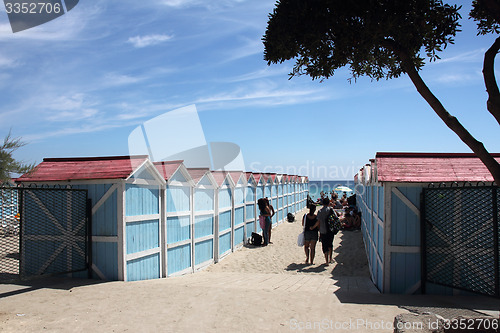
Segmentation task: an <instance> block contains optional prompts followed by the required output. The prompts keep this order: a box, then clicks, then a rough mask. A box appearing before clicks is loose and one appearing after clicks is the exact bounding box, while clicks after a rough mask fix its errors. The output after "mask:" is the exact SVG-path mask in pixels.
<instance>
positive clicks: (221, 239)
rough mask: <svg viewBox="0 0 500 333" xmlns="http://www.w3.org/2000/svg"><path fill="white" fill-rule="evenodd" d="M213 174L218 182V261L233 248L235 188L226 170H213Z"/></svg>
mask: <svg viewBox="0 0 500 333" xmlns="http://www.w3.org/2000/svg"><path fill="white" fill-rule="evenodd" d="M212 175H213V177H214V179H215V181H216V183H217V187H218V189H217V191H216V193H217V194H216V200H215V202H216V204H215V208H216V213H215V216H216V221H215V225H216V246H215V247H216V249H217V251H216V256H215V262H218V261H219V260H221V259H222V258H224V257H225V256H226V255H228V254H230V253H231V252H232V250H233V230H234V229H233V228H234V224H233V222H234V211H233V188H234V182H233V179H232V177H231V175H230V174H229V172H226V171H212Z"/></svg>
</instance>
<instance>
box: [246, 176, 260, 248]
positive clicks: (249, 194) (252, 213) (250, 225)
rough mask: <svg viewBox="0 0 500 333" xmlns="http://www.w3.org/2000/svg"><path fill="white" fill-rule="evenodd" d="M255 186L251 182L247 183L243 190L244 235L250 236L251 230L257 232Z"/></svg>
mask: <svg viewBox="0 0 500 333" xmlns="http://www.w3.org/2000/svg"><path fill="white" fill-rule="evenodd" d="M256 191H257V189H256V187H255V185H253V184H248V185H247V188H246V191H245V223H246V227H245V228H246V237H247V238H250V237H251V236H252V232H257V229H256V227H257V224H258V223H257V216H258V214H257V211H256V210H257V202H256Z"/></svg>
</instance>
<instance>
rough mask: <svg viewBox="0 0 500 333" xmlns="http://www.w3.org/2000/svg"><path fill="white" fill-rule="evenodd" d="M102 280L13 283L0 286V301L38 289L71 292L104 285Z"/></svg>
mask: <svg viewBox="0 0 500 333" xmlns="http://www.w3.org/2000/svg"><path fill="white" fill-rule="evenodd" d="M106 282H107V281H103V280H92V279H76V278H69V277H61V276H59V277H54V276H52V277H42V278H36V279H31V280H28V281H15V282H11V283H9V284H7V283H1V284H0V299H1V298H3V297H8V296H14V295H20V294H24V293H28V292H31V291H35V290H38V289H59V290H71V289H73V288H76V287H84V286H90V285H95V284H101V283H106Z"/></svg>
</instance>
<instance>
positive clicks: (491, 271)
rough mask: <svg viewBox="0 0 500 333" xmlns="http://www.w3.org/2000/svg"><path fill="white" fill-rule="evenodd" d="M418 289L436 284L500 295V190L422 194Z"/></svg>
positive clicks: (440, 190) (437, 190) (484, 188)
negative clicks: (420, 264)
mask: <svg viewBox="0 0 500 333" xmlns="http://www.w3.org/2000/svg"><path fill="white" fill-rule="evenodd" d="M422 196H423V200H422V205H423V207H422V215H421V216H422V223H421V226H422V290H423V291H424V292H425V284H426V283H429V282H430V283H434V284H437V285H443V286H448V287H452V288H455V289H461V290H467V291H471V292H474V293H480V294H485V295H490V296H496V297H500V281H499V275H500V270H499V264H500V262H499V243H498V241H499V231H498V218H499V212H498V203H499V199H498V187H494V186H491V187H487V186H481V187H434V188H425V189H424V190H423V193H422Z"/></svg>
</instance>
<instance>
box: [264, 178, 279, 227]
mask: <svg viewBox="0 0 500 333" xmlns="http://www.w3.org/2000/svg"><path fill="white" fill-rule="evenodd" d="M264 178H267V180H265V181H266V188H267V189H268V194H269V195H268V196H266V197H267V198H268V199H269V203H270V204H271V205H272V206H273V208H274V210H275V212H276V213H277V212H278V211H277V209H278V194H277V187H278V185H277V183H276V174H275V173H266V174H265V176H264ZM271 222H272V227H273V228H274V227H276V226H277V225H278V222H279V220H278V214H274V216H273V218H272V219H271Z"/></svg>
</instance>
